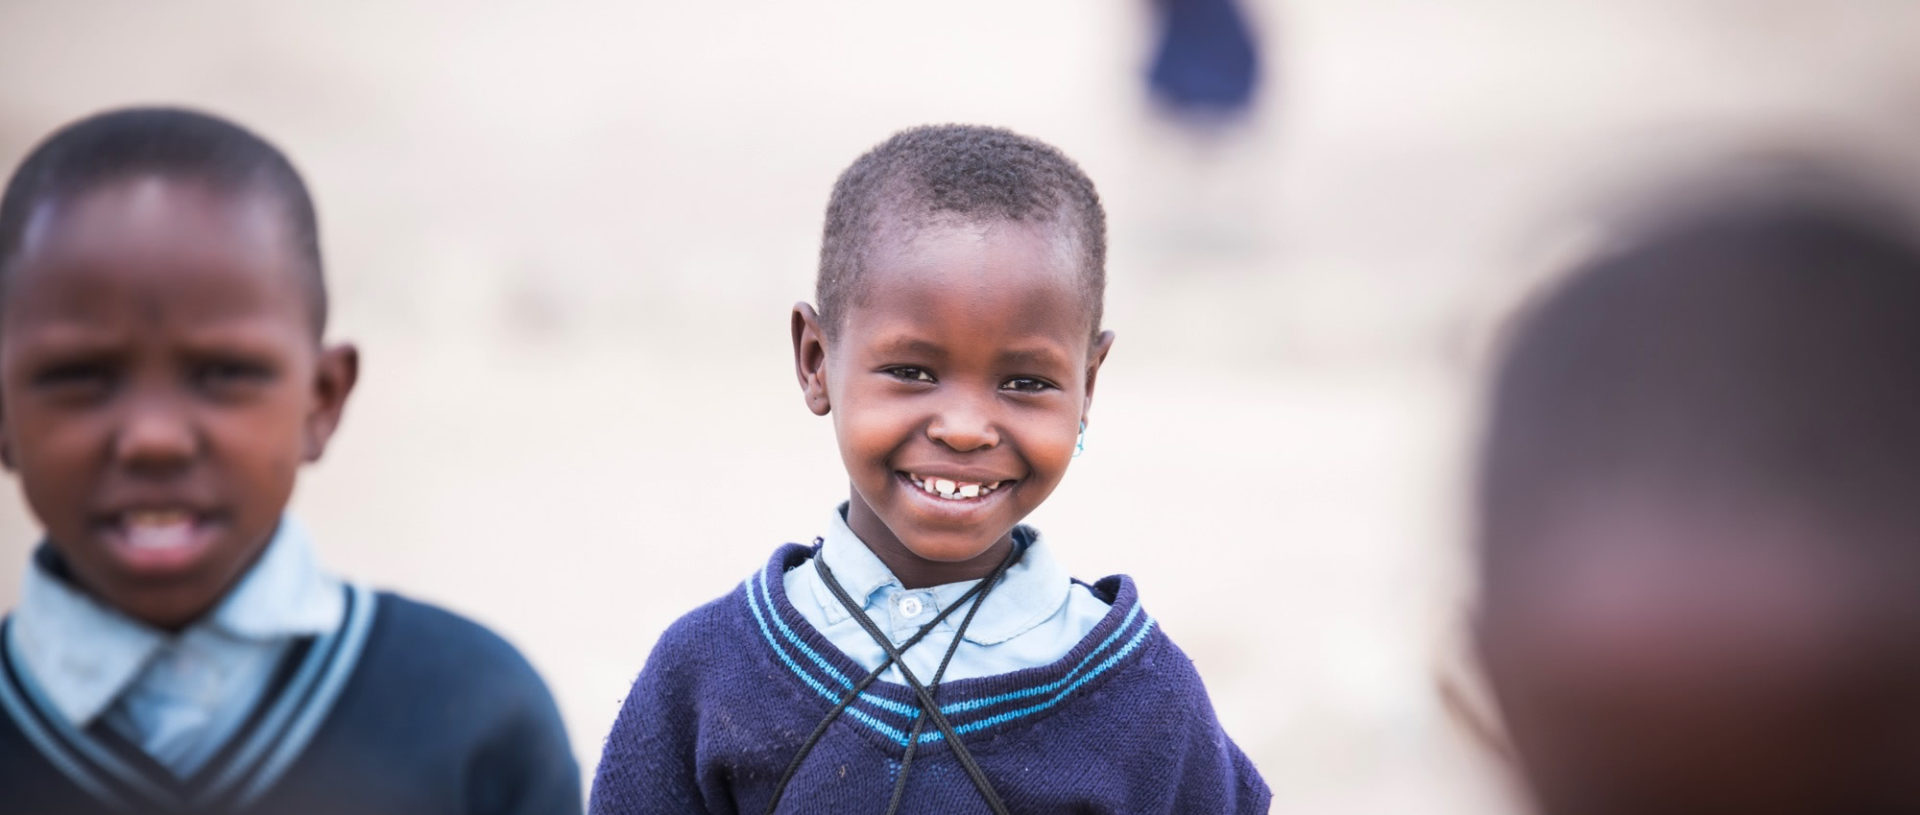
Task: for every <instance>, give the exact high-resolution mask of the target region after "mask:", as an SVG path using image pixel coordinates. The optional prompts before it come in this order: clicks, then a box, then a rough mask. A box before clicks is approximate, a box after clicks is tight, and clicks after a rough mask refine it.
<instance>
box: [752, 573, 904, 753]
mask: <svg viewBox="0 0 1920 815" xmlns="http://www.w3.org/2000/svg"><path fill="white" fill-rule="evenodd" d="M748 583H749V584H751V583H752V581H748ZM743 588H745V589H746V590H747V608H748V609H750V610H752V611H753V620H754V622H757V623H759V624H760V634H761V636H764V637H766V638H767V644H768V645H770V646H773V652H774V653H775V654H777V655H779V657H780V661H781V662H784V663H786V664H787V668H788V669H789V670H792V671H793V673H794V675H795V676H798V677H800V680H801V681H802V682H805V683H807V686H808V687H810V688H813V690H814V692H816V693H818V694H820V696H821V697H822V698H824V699H827V700H830V701H832V702H834V703H835V704H838V703H839V702H840V696H839V695H838V694H835V693H834V692H833V691H831V690H828V689H827V686H826V685H824V684H821V682H820V680H818V679H815V678H814V677H813V675H812V674H810V673H807V672H806V671H804V670H802V669H801V668H800V666H799V664H797V663H795V662H794V661H793V657H790V656H788V655H787V651H786V649H784V648H781V647H780V643H779V642H777V641H775V640H774V638H773V632H772V631H770V630H768V629H767V621H766V619H765V618H763V617H761V616H760V604H759V603H756V602H754V597H753V589H752V587H751V585H748V586H743ZM767 614H768V616H773V617H774V622H776V623H777V622H779V621H780V619H779V617H777V616H774V615H773V610H772V609H771V608H769V609H768V610H767ZM789 636H791V633H789ZM802 647H805V646H802ZM841 681H842V682H843V683H844V682H845V680H844V679H842V680H841ZM848 687H849V689H851V687H852V686H851V685H849V686H848ZM865 695H866V694H865V693H862V694H861V696H865ZM847 715H849V716H852V717H854V718H856V719H859V720H860V721H861V722H864V723H865V724H866V725H867V726H868V727H871V728H873V729H874V730H877V731H879V732H880V733H881V734H883V735H885V736H886V737H887V738H890V739H892V740H894V741H895V742H898V743H899V744H900V745H902V746H905V745H906V743H907V735H906V734H905V733H903V732H901V730H900V728H897V727H893V726H891V725H888V724H887V723H885V722H882V721H880V720H879V719H875V718H873V717H872V716H871V715H868V714H867V712H866V711H864V710H861V709H859V708H857V707H848V708H847Z"/></svg>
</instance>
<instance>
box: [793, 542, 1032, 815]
mask: <svg viewBox="0 0 1920 815" xmlns="http://www.w3.org/2000/svg"><path fill="white" fill-rule="evenodd" d="M1025 548H1026V547H1024V546H1021V545H1020V544H1019V542H1018V541H1015V542H1014V546H1013V548H1012V549H1011V550H1010V551H1008V552H1007V556H1006V558H1005V559H1003V560H1001V561H1000V565H998V566H995V567H994V569H993V571H992V572H991V573H989V574H988V575H987V577H986V578H985V579H983V580H981V581H980V582H979V583H976V584H974V586H973V587H972V588H969V589H967V591H966V593H964V594H962V595H960V598H959V599H958V600H956V601H955V602H954V603H953V604H951V605H949V606H947V607H946V608H945V609H943V610H941V612H940V613H939V614H937V615H935V616H934V618H933V619H932V620H929V621H928V622H927V623H926V624H925V625H923V626H921V627H920V630H918V631H916V632H914V634H913V636H912V637H909V638H907V640H906V641H905V642H903V643H901V644H900V645H899V646H898V647H896V646H894V644H893V643H892V641H891V640H888V639H887V636H886V634H884V633H883V632H881V631H880V627H879V626H878V625H876V624H875V623H874V622H873V618H871V617H869V616H867V613H866V611H865V610H864V609H862V608H861V607H860V604H859V603H857V602H855V601H854V599H853V598H852V597H851V596H849V595H848V594H847V590H846V589H845V588H843V587H842V586H841V585H840V582H839V581H838V580H836V579H834V576H833V569H831V568H829V567H828V566H827V564H826V562H825V559H824V558H822V557H820V556H819V555H815V556H814V558H813V562H814V568H815V569H816V570H817V571H818V573H819V575H820V578H821V581H822V582H824V583H826V585H827V589H828V590H829V591H831V592H833V596H834V598H835V599H838V600H839V601H840V604H841V605H842V606H845V607H846V609H847V611H848V612H849V613H850V614H852V616H853V618H854V619H855V620H857V621H859V623H860V627H861V628H862V629H864V630H865V631H866V632H867V636H870V637H872V638H873V640H874V642H875V643H877V644H879V646H880V648H881V650H882V651H885V652H886V657H885V658H884V659H882V660H881V661H880V664H879V665H878V666H875V667H874V669H873V670H872V671H869V672H868V673H867V675H866V676H864V677H861V679H860V681H859V682H856V683H854V685H853V687H852V688H850V689H848V691H847V693H846V694H845V695H843V696H841V697H840V701H839V702H837V703H836V704H834V706H833V709H832V710H829V711H827V715H826V716H825V717H824V718H822V719H821V720H820V724H819V725H817V726H815V727H814V729H813V732H812V733H810V734H808V736H807V740H806V741H805V742H803V743H802V744H801V745H800V750H799V752H797V753H795V754H794V757H793V760H792V761H791V762H789V763H788V764H787V769H786V772H784V773H782V774H781V775H780V782H779V783H778V784H777V785H775V787H774V790H773V796H772V797H771V798H769V799H767V808H766V810H765V811H766V813H767V815H773V811H774V810H775V809H776V808H777V807H779V806H780V799H781V797H782V796H784V795H785V793H786V790H787V785H788V784H789V783H791V782H792V781H793V776H794V773H796V772H797V771H798V770H799V769H800V764H801V762H802V761H804V760H806V757H807V755H808V754H809V753H811V752H813V748H814V746H815V745H817V744H819V742H820V739H821V738H822V737H823V736H825V735H826V731H827V727H828V726H829V725H831V724H833V722H834V720H835V719H837V718H839V716H840V714H841V713H843V712H845V711H846V709H847V708H848V707H849V706H851V705H852V704H853V702H854V700H856V699H858V698H859V697H860V694H861V693H863V692H865V691H866V689H867V688H868V687H869V686H871V685H872V684H873V682H874V680H876V679H878V678H879V677H880V674H882V673H884V672H886V670H887V667H888V666H889V665H897V666H898V667H899V669H900V675H901V677H902V678H904V679H905V680H906V682H907V685H908V686H910V687H912V688H913V691H914V695H915V696H916V697H917V698H918V701H919V703H920V709H919V710H917V711H916V712H915V713H914V718H913V729H912V731H911V732H910V733H909V735H908V737H907V748H906V754H905V756H904V757H903V758H902V759H901V762H900V772H899V774H898V776H897V780H896V781H895V782H894V788H893V796H892V799H891V800H890V801H889V802H888V804H887V812H888V814H889V815H893V813H895V812H897V811H898V810H899V806H900V801H901V795H902V793H903V792H904V791H905V790H906V783H907V782H906V778H907V769H908V767H909V766H911V765H912V763H913V755H914V751H915V748H916V746H917V745H918V744H919V741H920V733H921V731H922V729H923V728H924V726H925V723H926V721H927V720H928V719H932V721H933V724H934V726H935V727H937V728H939V729H940V733H941V735H943V736H944V737H946V740H947V743H948V745H949V746H950V748H951V749H952V750H953V754H954V758H955V759H957V760H958V761H959V762H960V766H961V768H962V769H964V770H966V772H967V777H968V778H969V779H971V780H972V781H973V786H974V788H975V789H977V790H979V791H980V795H981V797H982V798H985V799H986V802H987V807H988V808H989V809H991V810H993V812H994V815H1008V812H1007V808H1006V805H1005V804H1004V803H1002V802H1001V801H1000V796H999V794H998V793H996V792H995V791H994V789H993V785H992V784H991V783H990V782H988V781H987V777H986V774H985V773H984V772H982V771H981V770H980V765H979V764H978V763H976V762H975V761H974V760H973V755H972V754H971V753H969V752H968V751H967V748H966V745H964V744H961V743H960V738H959V736H958V734H956V733H955V732H954V730H953V725H952V724H950V723H949V722H948V721H947V717H946V716H945V715H944V714H943V713H941V711H940V706H939V705H938V704H937V703H936V702H935V701H934V698H933V691H932V690H931V689H929V688H928V687H927V686H925V685H923V684H921V682H920V680H919V678H918V677H916V676H915V675H914V673H913V671H912V670H910V669H909V668H908V667H907V663H906V660H905V658H904V657H903V656H902V654H903V653H904V652H905V651H906V650H907V649H909V648H912V647H913V646H915V645H918V644H919V643H920V641H921V640H923V639H925V638H926V637H927V635H928V634H930V633H932V632H933V630H934V628H936V627H937V626H939V625H940V623H941V622H943V621H945V620H946V619H947V618H948V617H949V616H951V615H952V614H953V612H955V611H957V610H959V608H960V607H961V606H963V605H967V601H969V600H972V601H973V604H972V605H970V606H968V608H967V613H966V615H965V616H964V617H963V618H962V619H961V621H960V626H959V628H958V629H956V630H955V631H954V634H953V642H951V643H949V644H948V646H947V650H946V653H945V655H943V656H942V657H941V659H940V667H939V669H938V670H937V671H935V672H934V678H933V687H934V688H935V689H937V688H938V687H939V685H940V680H941V678H942V677H944V676H945V675H946V672H947V665H948V664H949V663H950V662H951V661H952V660H953V654H954V652H955V651H956V650H958V648H959V646H960V640H961V638H962V636H964V635H965V634H966V630H967V626H968V625H970V624H972V622H973V615H974V613H975V612H978V611H979V610H980V606H981V605H983V604H985V603H986V599H987V598H986V595H987V593H988V592H990V591H992V590H993V587H994V586H995V585H996V584H998V583H999V581H1000V578H1001V577H1003V576H1005V575H1006V573H1007V569H1009V568H1011V567H1012V566H1013V564H1014V563H1015V562H1016V561H1018V560H1019V559H1020V556H1021V555H1022V554H1023V553H1024V552H1025Z"/></svg>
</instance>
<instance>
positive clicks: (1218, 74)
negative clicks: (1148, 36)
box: [1147, 0, 1260, 122]
mask: <svg viewBox="0 0 1920 815" xmlns="http://www.w3.org/2000/svg"><path fill="white" fill-rule="evenodd" d="M1153 6H1154V16H1155V19H1156V21H1157V25H1158V31H1159V44H1158V45H1157V46H1156V47H1155V50H1154V55H1153V64H1152V67H1151V68H1149V69H1148V73H1147V85H1148V88H1149V90H1150V91H1151V93H1152V95H1153V98H1154V100H1155V101H1156V102H1158V103H1159V104H1161V105H1162V106H1163V107H1164V108H1165V109H1166V110H1167V111H1169V112H1170V113H1172V114H1173V115H1175V116H1176V117H1179V118H1189V119H1198V120H1201V121H1207V122H1211V121H1224V120H1231V119H1236V118H1239V117H1241V116H1242V115H1244V114H1245V113H1246V112H1247V111H1248V110H1249V109H1250V108H1251V107H1252V106H1253V98H1254V92H1255V90H1257V88H1258V85H1259V78H1260V54H1259V51H1258V48H1257V46H1256V45H1255V43H1254V39H1253V30H1252V29H1251V28H1250V27H1248V25H1247V18H1246V15H1245V14H1244V13H1242V12H1241V10H1240V6H1239V3H1237V2H1235V0H1153Z"/></svg>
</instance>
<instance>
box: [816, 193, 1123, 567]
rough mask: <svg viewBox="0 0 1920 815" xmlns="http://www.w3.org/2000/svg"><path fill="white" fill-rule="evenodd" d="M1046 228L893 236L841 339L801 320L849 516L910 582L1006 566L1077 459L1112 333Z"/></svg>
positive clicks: (845, 320)
mask: <svg viewBox="0 0 1920 815" xmlns="http://www.w3.org/2000/svg"><path fill="white" fill-rule="evenodd" d="M1047 226H1048V225H1045V224H1040V225H1035V224H1026V223H1011V222H997V223H990V224H984V225H979V224H967V223H938V224H935V225H929V226H925V227H922V228H919V229H915V230H906V229H890V230H887V231H885V232H883V234H882V235H881V236H879V240H877V241H876V243H877V244H878V245H877V246H875V247H874V248H873V249H872V250H871V253H870V258H869V260H870V263H871V268H870V269H869V270H868V271H867V272H866V277H865V279H864V281H863V290H862V291H861V293H860V296H859V297H858V298H856V299H855V303H854V305H853V306H852V307H851V308H849V309H848V313H846V314H841V315H835V316H830V317H829V319H838V320H840V324H839V325H838V326H837V330H836V333H835V335H834V338H833V339H831V340H824V342H823V339H824V336H823V334H822V333H821V332H820V331H819V326H818V325H817V321H816V320H815V319H814V318H813V315H812V311H811V309H806V308H804V307H803V308H802V309H801V310H800V311H799V312H797V313H796V326H795V328H796V343H797V347H796V352H797V353H798V354H799V362H800V365H801V374H802V382H803V385H806V386H807V387H808V395H809V404H810V405H811V406H813V407H814V409H815V410H816V411H819V412H827V410H828V409H829V408H831V410H832V413H833V416H834V417H835V429H836V430H837V435H838V438H839V440H840V452H841V458H842V460H843V461H844V462H845V464H846V466H847V472H848V475H849V476H850V477H851V480H852V482H853V490H852V496H851V498H850V506H849V509H848V513H847V514H848V523H849V525H851V526H852V527H853V530H854V531H855V532H856V533H858V534H859V535H860V538H861V539H862V540H863V541H865V542H866V543H867V545H868V546H869V547H871V548H872V549H873V550H874V551H875V553H876V554H878V555H879V556H880V558H881V560H883V561H885V562H886V563H887V565H888V567H889V568H891V569H892V570H893V571H894V574H895V575H896V576H897V577H899V578H900V579H901V581H902V582H903V583H905V584H906V585H908V586H918V585H935V584H940V583H951V582H958V581H962V580H969V579H974V578H978V577H980V576H982V575H983V574H985V573H986V572H987V571H989V570H991V569H992V567H993V566H994V565H995V564H997V563H998V562H999V560H1000V558H1001V557H1002V555H1003V554H1004V553H1005V547H1006V545H1008V541H1009V540H1010V539H1009V537H1008V534H1009V533H1010V532H1011V531H1012V529H1013V527H1014V526H1015V525H1016V524H1018V523H1019V522H1020V521H1021V519H1023V518H1025V517H1026V516H1027V514H1028V513H1031V512H1032V511H1033V509H1034V508H1035V507H1037V506H1039V505H1040V503H1041V502H1042V501H1044V500H1046V498H1047V496H1048V495H1049V494H1050V493H1052V491H1053V489H1054V487H1055V486H1057V485H1058V484H1059V483H1060V478H1061V477H1062V476H1063V475H1065V473H1066V468H1067V462H1068V461H1069V460H1070V459H1071V458H1072V457H1073V449H1074V443H1075V440H1076V438H1077V436H1078V434H1079V430H1080V422H1081V421H1082V420H1083V418H1084V417H1085V415H1086V408H1087V405H1088V403H1089V402H1090V401H1091V398H1092V391H1093V380H1094V375H1095V373H1096V372H1097V371H1098V368H1099V363H1100V361H1101V359H1102V358H1103V357H1104V356H1105V352H1106V348H1107V345H1108V343H1109V342H1110V341H1111V335H1102V336H1101V337H1099V338H1095V337H1094V336H1093V334H1092V330H1091V329H1092V326H1090V325H1089V324H1088V323H1089V321H1090V319H1091V318H1090V315H1089V311H1088V307H1087V304H1086V299H1085V297H1084V296H1083V292H1082V290H1081V288H1080V287H1079V285H1078V283H1079V272H1078V270H1077V269H1076V267H1075V265H1074V264H1075V262H1076V259H1077V257H1078V255H1077V254H1076V253H1074V252H1073V251H1071V248H1070V247H1069V246H1063V244H1065V243H1066V241H1064V240H1063V239H1062V238H1061V236H1060V235H1059V234H1058V233H1057V232H1056V231H1054V230H1050V229H1048V228H1047ZM810 376H811V379H810Z"/></svg>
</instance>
